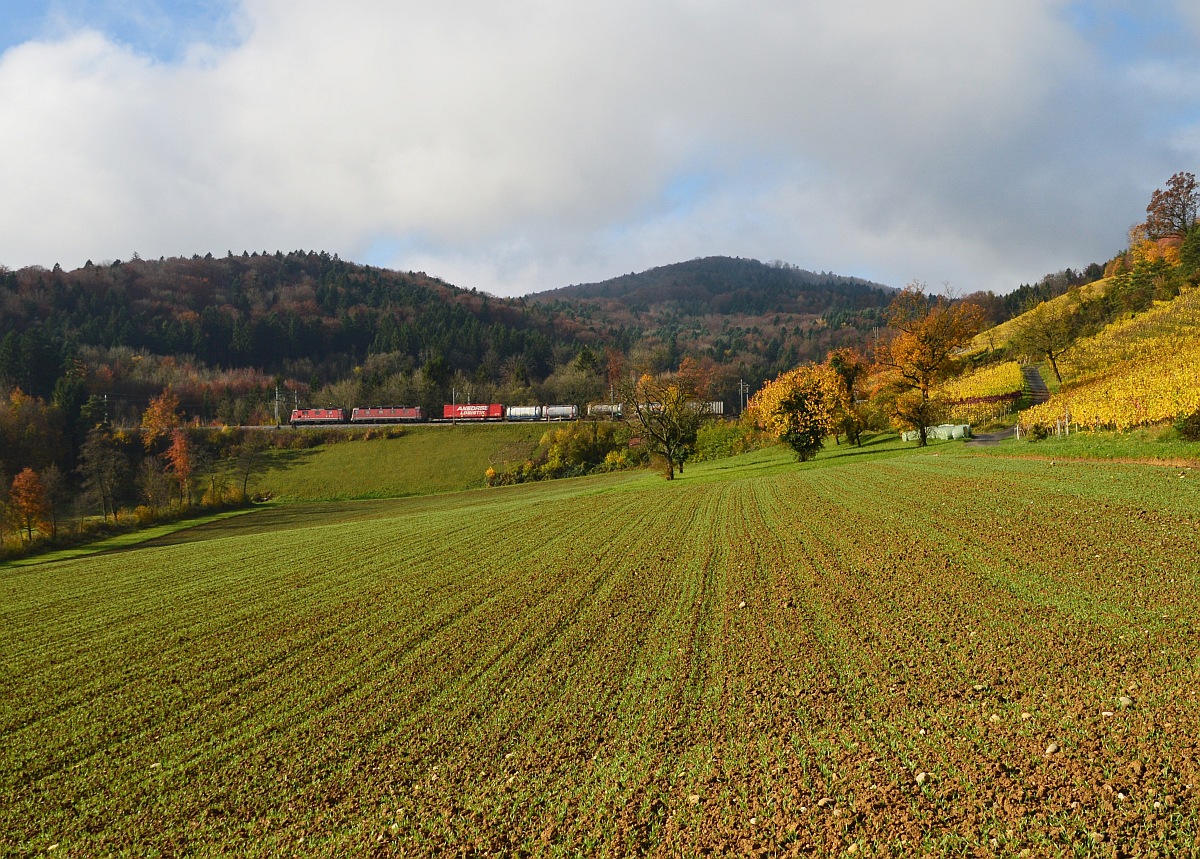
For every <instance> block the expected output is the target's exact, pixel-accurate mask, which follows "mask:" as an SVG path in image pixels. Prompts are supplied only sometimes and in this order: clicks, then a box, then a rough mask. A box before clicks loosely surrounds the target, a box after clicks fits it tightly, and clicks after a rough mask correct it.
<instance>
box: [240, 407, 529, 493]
mask: <svg viewBox="0 0 1200 859" xmlns="http://www.w3.org/2000/svg"><path fill="white" fill-rule="evenodd" d="M546 427H547V425H546V424H544V423H542V424H537V423H533V424H488V425H484V426H471V425H461V424H460V425H457V426H451V425H443V424H432V425H428V426H413V427H405V428H404V434H403V435H402V436H401V437H400V438H393V439H385V438H377V439H372V440H371V441H348V442H340V443H338V444H326V445H321V446H320V447H314V448H309V449H306V450H283V451H274V452H273V455H272V466H273V467H272V469H271V470H270V472H269V473H268V474H266V475H265V476H264V477H262V478H257V479H255V481H254V486H255V491H257V492H261V493H266V494H269V495H271V496H273V497H274V498H277V499H280V500H284V501H313V500H316V501H337V500H346V499H351V498H399V497H403V496H406V495H429V494H432V493H436V492H457V491H459V490H463V489H474V488H478V487H481V486H483V485H484V477H483V474H484V472H485V471H487V469H488V466H496V467H497V468H499V467H500V466H501V465H503V464H504V463H505V462H507V461H518V460H523V459H525V458H526V457H527V456H529V454H530V452H532V450H533V449H534V447H535V446H536V445H537V443H538V441H539V440H540V439H541V437H542V434H543V433H545V432H546ZM285 432H301V433H303V432H306V430H286V431H285Z"/></svg>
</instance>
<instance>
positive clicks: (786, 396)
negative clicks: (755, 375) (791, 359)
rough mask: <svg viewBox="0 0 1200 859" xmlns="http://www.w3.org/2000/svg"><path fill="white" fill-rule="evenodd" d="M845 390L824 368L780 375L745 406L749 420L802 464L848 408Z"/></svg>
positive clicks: (806, 367)
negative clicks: (783, 446)
mask: <svg viewBox="0 0 1200 859" xmlns="http://www.w3.org/2000/svg"><path fill="white" fill-rule="evenodd" d="M846 400H847V396H846V388H845V385H844V384H843V381H842V379H841V377H839V375H838V373H837V372H836V371H835V370H834V369H832V368H831V367H830V366H829V365H827V364H806V365H804V366H802V367H797V368H796V369H794V370H788V371H787V372H785V373H780V374H779V376H777V377H776V378H775V380H774V381H771V382H768V383H767V384H766V385H764V386H763V387H762V389H761V390H760V391H759V392H758V393H757V394H755V395H754V396H753V397H752V398H751V399H750V402H749V404H748V405H747V406H746V412H747V414H748V415H749V416H750V418H751V420H753V421H754V423H755V424H756V425H757V426H758V427H759V428H761V429H763V430H765V431H766V432H768V433H770V434H771V435H773V436H775V438H777V439H779V440H780V441H782V442H783V443H784V444H786V445H787V446H788V447H790V448H791V449H792V450H793V451H795V453H796V456H797V457H798V458H799V459H800V461H801V462H805V461H807V460H809V459H812V458H813V457H814V456H816V454H817V451H819V450H820V449H821V444H822V442H824V440H825V437H826V436H827V435H829V434H830V433H831V432H833V430H834V426H835V423H836V420H837V417H838V415H839V414H840V413H843V412H844V410H845V409H846V407H847V402H846Z"/></svg>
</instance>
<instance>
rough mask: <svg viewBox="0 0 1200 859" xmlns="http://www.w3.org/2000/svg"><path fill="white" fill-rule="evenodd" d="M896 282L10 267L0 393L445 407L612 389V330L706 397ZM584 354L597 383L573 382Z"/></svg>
mask: <svg viewBox="0 0 1200 859" xmlns="http://www.w3.org/2000/svg"><path fill="white" fill-rule="evenodd" d="M891 295H892V291H891V290H889V289H887V288H885V287H880V286H878V285H876V284H871V283H868V282H866V281H863V280H858V279H855V278H849V277H839V276H836V275H832V274H814V273H812V272H807V271H803V270H801V269H799V268H796V267H793V266H787V265H784V264H782V263H776V264H770V265H767V264H763V263H760V262H756V261H754V260H743V259H730V258H725V257H710V258H708V259H703V260H693V261H692V262H686V263H679V264H676V265H668V266H663V267H660V268H656V269H652V270H650V271H647V272H644V273H642V274H638V275H628V276H625V277H620V278H616V279H614V280H612V281H608V282H606V283H602V284H591V285H585V286H573V287H566V288H564V289H560V290H555V291H553V292H550V293H542V294H539V295H534V296H526V297H525V298H513V299H505V298H496V297H493V296H490V295H487V294H486V293H481V292H478V291H477V290H474V289H463V288H459V287H456V286H452V285H450V284H448V283H445V282H444V281H442V280H439V279H438V278H436V277H432V276H429V275H427V274H425V273H423V272H399V271H392V270H387V269H380V268H375V267H371V266H363V265H356V264H354V263H349V262H346V261H343V260H341V259H339V258H338V257H337V256H331V255H330V254H328V253H324V252H320V253H318V252H306V251H294V252H292V253H287V254H284V253H279V252H276V253H274V254H270V253H262V254H260V253H253V254H251V253H241V254H236V255H235V254H232V253H230V254H228V255H226V256H224V257H213V256H211V255H209V256H205V257H200V256H193V257H191V258H182V257H176V258H171V259H159V260H143V259H137V258H135V259H132V260H128V261H124V262H121V261H115V262H102V263H99V264H92V263H90V262H89V263H88V264H87V265H85V266H83V267H82V268H78V269H75V270H73V271H64V270H62V269H61V268H59V267H58V266H55V267H54V268H53V269H46V268H42V267H40V266H31V267H27V268H22V269H19V270H16V271H10V270H7V269H4V268H0V398H2V397H4V396H5V392H11V391H14V390H17V389H19V390H20V391H22V392H23V393H24V394H28V395H32V396H33V397H35V398H42V399H44V400H47V401H49V400H50V399H51V397H53V398H54V400H55V402H60V401H61V402H64V403H65V402H67V401H68V400H70V402H72V403H74V405H73V406H72V409H73V410H76V411H77V409H76V406H78V405H79V403H77V402H76V401H77V400H79V399H80V398H86V397H87V396H93V397H102V398H103V399H104V402H105V403H107V404H108V407H109V409H110V412H109V413H110V414H112V409H114V408H119V409H123V414H122V417H121V419H122V420H124V421H126V422H136V420H137V415H138V414H139V413H140V411H141V410H142V409H144V408H145V407H146V404H147V402H148V401H149V398H150V397H151V396H154V395H156V394H158V393H159V392H160V391H162V390H163V389H164V388H165V387H167V386H171V387H172V388H173V389H174V390H175V391H176V392H177V394H178V395H179V396H180V397H181V400H182V404H183V407H184V410H185V411H186V412H187V413H188V414H189V415H190V416H196V417H198V418H199V419H200V420H202V421H209V420H214V419H216V420H221V421H226V422H238V423H241V422H246V421H254V420H257V419H259V418H260V417H261V415H262V412H263V410H264V409H266V408H267V404H268V401H271V400H273V398H274V397H275V392H276V391H277V390H278V391H281V394H282V396H283V397H284V398H286V399H287V400H289V401H290V402H291V403H292V404H310V403H325V402H337V403H339V404H343V405H348V404H349V405H352V404H357V403H363V402H378V403H383V402H385V401H386V402H387V403H400V404H411V403H414V402H419V403H420V404H422V405H423V406H425V407H427V408H430V409H436V408H437V407H439V406H440V404H441V403H442V402H447V401H449V398H450V397H452V396H453V395H454V391H455V390H470V391H472V392H473V394H474V395H476V396H492V397H507V398H508V400H506V402H509V401H511V402H524V401H526V400H529V401H532V402H575V399H572V397H576V398H581V399H582V398H583V397H584V394H583V393H580V391H585V390H586V392H590V393H588V396H591V395H593V394H594V395H596V396H599V394H596V393H595V391H593V388H595V389H596V390H597V391H600V393H603V388H604V384H603V379H602V378H601V377H602V376H604V373H606V372H608V369H607V368H608V367H609V362H607V361H606V362H604V366H603V367H601V368H600V369H597V367H598V366H599V363H598V362H597V355H602V354H603V353H604V350H605V349H611V350H613V351H614V352H615V353H618V354H620V355H622V356H623V357H622V359H621V360H622V361H624V362H627V363H628V364H629V365H630V366H634V367H639V368H644V369H647V370H649V371H651V372H662V371H670V370H674V369H676V368H678V367H679V365H680V363H681V362H682V360H683V359H684V358H688V357H690V358H692V359H694V360H696V361H700V362H708V363H709V364H710V365H711V366H712V367H714V368H719V371H714V373H713V376H712V377H713V380H714V381H713V392H712V396H714V398H726V399H729V400H730V401H731V402H732V401H735V400H736V399H737V396H738V395H737V390H738V387H737V386H738V383H739V381H745V382H747V383H748V384H752V385H757V384H759V383H761V382H762V381H763V380H765V379H767V378H770V377H771V376H773V375H775V374H777V373H778V372H780V371H781V370H784V369H787V368H789V367H793V366H795V365H796V364H798V363H800V362H802V361H805V360H821V359H823V357H824V356H825V354H826V352H827V351H828V350H829V349H831V348H835V347H839V346H858V347H861V346H862V345H863V344H864V343H865V342H866V339H867V337H868V335H869V332H870V331H871V330H872V329H873V328H874V327H876V326H879V325H881V324H883V319H882V315H883V308H884V307H886V305H887V304H888V302H889V301H890V300H891ZM585 347H590V348H585ZM610 358H611V355H610ZM577 359H578V362H577ZM577 364H578V366H577ZM581 373H582V374H583V375H585V376H587V377H588V378H587V380H586V381H587V384H586V385H583V386H582V387H581V386H580V385H574V387H572V384H573V383H572V384H568V381H569V379H575V376H577V375H579V374H581ZM572 374H574V375H572ZM593 376H594V377H595V378H592V377H593ZM568 377H569V379H568ZM564 380H568V381H564ZM575 381H578V380H577V379H576V380H575ZM60 389H61V390H60ZM68 390H70V391H74V393H73V394H71V395H70V396H69V397H68V396H67V391H68ZM56 391H57V393H56ZM572 392H574V393H572ZM564 398H565V399H564ZM275 408H277V406H276V405H274V404H272V407H271V409H270V410H271V411H274V409H275ZM256 415H257V416H258V417H256Z"/></svg>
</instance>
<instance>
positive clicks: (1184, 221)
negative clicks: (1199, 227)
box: [1146, 172, 1200, 240]
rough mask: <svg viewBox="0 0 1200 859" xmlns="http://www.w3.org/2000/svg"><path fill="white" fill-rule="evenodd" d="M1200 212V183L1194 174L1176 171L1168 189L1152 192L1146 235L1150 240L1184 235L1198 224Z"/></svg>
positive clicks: (1147, 210) (1168, 181) (1147, 214)
mask: <svg viewBox="0 0 1200 859" xmlns="http://www.w3.org/2000/svg"><path fill="white" fill-rule="evenodd" d="M1198 215H1200V184H1197V182H1196V174H1194V173H1182V172H1180V173H1176V174H1175V175H1174V176H1172V177H1171V178H1170V179H1168V180H1167V187H1166V188H1158V189H1156V190H1155V191H1154V193H1153V194H1151V195H1150V203H1149V205H1147V206H1146V235H1147V236H1148V237H1149V238H1150V239H1152V240H1153V239H1162V238H1167V237H1169V236H1177V237H1179V238H1183V237H1184V236H1186V235H1187V234H1188V232H1189V231H1190V230H1191V229H1192V228H1193V227H1194V226H1196V219H1197V216H1198Z"/></svg>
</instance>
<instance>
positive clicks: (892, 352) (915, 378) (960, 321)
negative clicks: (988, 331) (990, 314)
mask: <svg viewBox="0 0 1200 859" xmlns="http://www.w3.org/2000/svg"><path fill="white" fill-rule="evenodd" d="M887 320H888V326H889V327H890V328H891V329H892V337H891V340H890V341H889V342H886V343H883V344H880V347H879V349H878V351H877V353H876V354H877V361H878V365H879V369H880V375H879V379H880V384H879V389H878V398H879V400H880V402H881V403H882V405H883V406H884V408H886V409H887V411H888V412H889V414H890V415H891V416H892V419H893V420H894V421H895V422H897V423H899V424H901V425H903V426H907V427H910V428H912V429H914V430H916V431H917V442H918V445H919V446H920V447H924V446H925V445H926V444H928V443H929V439H928V437H927V434H926V427H928V426H930V425H932V424H933V423H935V422H936V421H937V419H938V418H939V416H940V410H941V404H940V403H939V402H938V401H937V399H936V398H935V396H934V392H935V390H936V389H937V386H938V385H939V384H941V383H942V382H943V381H945V380H946V379H948V378H950V377H951V376H953V375H954V374H955V373H956V372H957V371H958V369H959V364H960V361H959V358H958V352H959V351H960V350H961V349H962V348H963V347H964V346H966V345H967V344H968V343H970V342H971V339H972V338H973V337H974V336H975V335H976V334H977V333H978V332H979V329H980V327H981V326H982V323H983V316H982V313H981V312H980V309H979V308H978V307H977V306H976V305H974V304H968V303H963V302H958V303H956V302H953V301H951V300H949V299H948V298H945V297H940V296H939V297H928V296H926V295H925V293H924V285H923V284H920V283H911V284H909V285H908V286H906V287H905V288H904V290H903V291H902V292H901V293H900V294H899V295H897V296H896V298H895V299H894V300H893V301H892V304H891V305H890V306H889V308H888V311H887Z"/></svg>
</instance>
